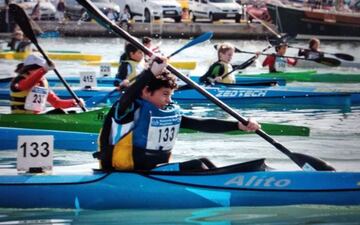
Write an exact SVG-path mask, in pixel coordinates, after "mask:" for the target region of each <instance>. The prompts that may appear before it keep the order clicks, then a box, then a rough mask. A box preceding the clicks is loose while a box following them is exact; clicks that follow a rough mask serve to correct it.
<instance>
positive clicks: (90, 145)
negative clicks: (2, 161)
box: [0, 127, 98, 151]
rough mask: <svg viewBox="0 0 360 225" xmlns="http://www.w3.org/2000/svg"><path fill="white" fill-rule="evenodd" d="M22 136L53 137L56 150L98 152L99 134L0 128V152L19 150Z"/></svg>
mask: <svg viewBox="0 0 360 225" xmlns="http://www.w3.org/2000/svg"><path fill="white" fill-rule="evenodd" d="M20 135H27V136H29V135H30V136H33V135H50V136H53V137H54V148H55V149H64V150H76V151H96V150H97V147H98V145H97V140H98V134H97V133H86V132H75V131H58V130H41V129H29V128H12V127H0V142H1V145H0V150H13V149H17V141H18V136H20Z"/></svg>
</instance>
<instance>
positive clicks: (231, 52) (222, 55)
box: [219, 49, 234, 63]
mask: <svg viewBox="0 0 360 225" xmlns="http://www.w3.org/2000/svg"><path fill="white" fill-rule="evenodd" d="M233 55H234V50H233V49H230V50H227V51H226V52H224V53H222V52H220V53H219V56H220V61H223V62H225V63H230V61H231V59H232V57H233Z"/></svg>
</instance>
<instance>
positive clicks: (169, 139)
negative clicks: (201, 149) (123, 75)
mask: <svg viewBox="0 0 360 225" xmlns="http://www.w3.org/2000/svg"><path fill="white" fill-rule="evenodd" d="M162 60H163V63H161V64H158V63H157V62H153V63H152V64H151V65H150V69H147V70H144V71H143V72H142V73H141V74H140V75H139V76H138V79H137V81H136V82H135V83H134V84H133V85H131V86H130V87H129V88H128V89H127V91H126V92H125V93H124V94H123V95H122V97H121V98H120V99H119V100H118V101H117V102H116V103H114V105H113V106H112V108H111V110H110V111H109V113H108V114H107V116H106V119H105V121H104V125H103V128H102V130H101V132H100V135H99V148H100V151H99V152H97V153H95V157H96V158H98V159H99V160H100V162H101V167H102V169H104V170H112V169H116V170H151V169H153V168H155V167H157V166H158V165H159V164H163V163H168V162H169V160H170V156H171V150H172V148H173V146H174V144H175V141H176V137H177V133H178V131H179V129H180V128H189V129H195V130H199V131H204V132H225V131H231V130H238V129H241V130H246V131H255V130H257V129H259V127H260V126H259V124H258V123H257V122H256V121H254V120H252V119H249V123H248V124H247V126H245V125H243V124H242V123H239V122H232V121H225V120H216V119H198V118H191V117H187V116H183V115H181V112H180V108H179V106H178V105H176V104H174V103H172V102H171V95H172V94H173V92H174V90H175V88H176V79H175V77H174V76H173V75H171V74H170V73H169V72H168V71H167V70H166V69H165V67H166V58H162ZM176 165H177V168H176V170H203V169H209V168H213V167H214V165H213V164H212V163H211V162H210V161H209V160H207V159H206V158H203V159H197V160H191V161H188V162H182V163H179V164H176Z"/></svg>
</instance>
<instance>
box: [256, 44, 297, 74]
mask: <svg viewBox="0 0 360 225" xmlns="http://www.w3.org/2000/svg"><path fill="white" fill-rule="evenodd" d="M287 47H288V45H287V43H281V44H279V45H278V46H276V47H275V51H276V53H275V54H271V55H268V56H267V57H266V58H265V60H264V62H263V64H262V65H263V67H265V66H268V67H269V72H270V73H276V72H285V71H286V68H287V65H292V66H295V65H296V63H297V60H296V59H292V58H285V57H283V56H284V55H285V53H286V50H287Z"/></svg>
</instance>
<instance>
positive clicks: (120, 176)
mask: <svg viewBox="0 0 360 225" xmlns="http://www.w3.org/2000/svg"><path fill="white" fill-rule="evenodd" d="M359 181H360V173H351V172H335V173H334V172H302V171H299V172H296V171H294V172H269V171H258V172H230V173H219V174H216V173H215V174H211V173H208V174H207V173H204V174H201V173H200V174H196V173H194V174H188V175H186V174H184V175H182V174H177V173H174V174H171V173H170V174H169V175H162V174H158V175H156V174H151V173H149V174H141V173H133V172H113V173H101V172H100V173H95V174H88V175H81V174H80V175H42V176H38V175H14V176H0V192H1V193H2V196H3V197H2V198H0V207H1V208H70V209H71V208H75V209H121V208H127V209H130V208H143V209H169V208H173V209H180V208H205V207H206V208H208V207H232V206H275V205H298V204H326V205H359V204H360V184H359ZM160 196H161V197H160Z"/></svg>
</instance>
